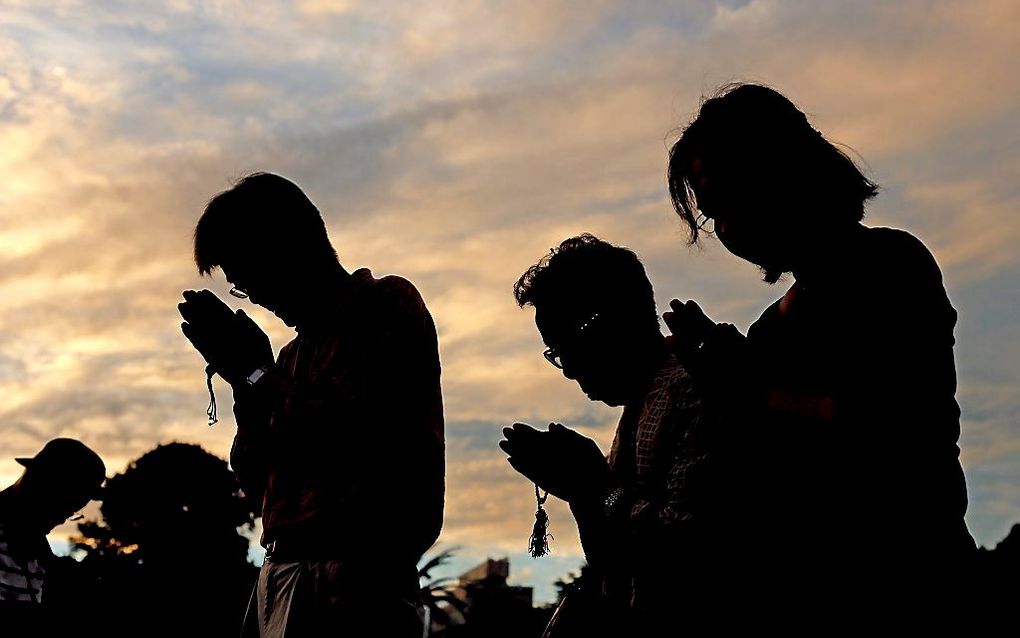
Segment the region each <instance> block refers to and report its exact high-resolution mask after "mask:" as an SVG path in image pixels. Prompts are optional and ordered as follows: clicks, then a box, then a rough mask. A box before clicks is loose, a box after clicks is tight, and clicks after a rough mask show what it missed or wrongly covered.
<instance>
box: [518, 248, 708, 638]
mask: <svg viewBox="0 0 1020 638" xmlns="http://www.w3.org/2000/svg"><path fill="white" fill-rule="evenodd" d="M514 295H515V297H516V300H517V303H518V304H519V305H520V306H522V307H523V306H525V305H531V306H533V307H534V308H535V324H536V326H537V327H538V330H539V333H540V334H541V335H542V339H543V341H545V343H546V345H547V346H548V348H547V349H546V350H545V352H544V356H545V358H546V359H547V360H548V361H549V362H550V363H551V364H553V365H554V366H556V368H558V369H559V370H560V371H561V372H562V374H563V376H564V377H566V378H567V379H570V380H573V381H575V382H576V383H577V385H578V386H579V387H580V389H581V391H582V392H584V393H585V394H586V395H587V396H588V398H589V399H591V400H592V401H601V402H603V403H605V404H606V405H609V406H614V407H622V408H623V414H622V415H621V418H620V422H619V425H618V426H617V429H616V434H615V438H614V441H613V446H612V449H611V451H610V453H609V455H608V458H607V457H606V456H604V455H603V453H602V451H601V450H600V449H599V447H598V445H597V444H596V443H595V442H594V441H593V440H592V439H590V438H587V437H585V436H583V435H582V434H580V433H579V432H577V431H575V430H572V429H570V428H567V427H565V426H563V425H560V424H558V423H551V424H550V425H549V428H548V430H546V431H542V430H538V429H535V428H533V427H531V426H530V425H527V424H523V423H515V424H513V426H511V427H508V428H505V429H504V430H503V434H504V437H505V439H504V440H503V441H501V442H500V447H501V448H502V449H503V450H504V451H505V452H506V453H507V454H508V455H509V458H508V461H509V463H510V465H511V466H512V467H513V468H514V469H515V470H517V471H518V472H520V473H521V474H523V475H524V476H526V477H528V478H529V479H531V480H532V481H534V482H535V484H536V485H537V486H538V487H540V488H542V489H545V490H547V491H548V492H549V493H550V494H552V495H554V496H556V497H558V498H561V499H563V500H565V501H566V502H567V503H569V504H570V509H571V512H572V513H573V514H574V517H575V519H576V520H577V525H578V529H579V531H580V535H581V542H582V545H583V547H584V552H585V557H586V559H587V561H588V565H589V567H590V570H589V571H590V576H586V578H590V579H592V580H593V581H594V582H587V583H586V585H588V587H589V590H588V593H587V595H586V597H585V598H584V599H583V600H587V604H586V605H585V608H586V609H587V610H588V611H587V612H578V613H581V614H582V615H586V616H588V617H587V618H577V617H576V616H577V613H575V614H574V616H575V617H574V619H573V620H570V621H568V620H566V617H567V613H566V611H565V610H566V609H567V607H568V606H569V605H570V604H571V603H570V602H569V601H568V603H566V604H565V606H564V614H563V618H562V619H561V620H560V622H562V623H570V624H572V625H573V627H572V628H571V629H569V630H568V629H564V628H563V627H559V628H551V629H550V632H549V635H551V636H552V635H575V634H577V635H583V634H586V635H635V636H640V635H659V634H658V633H657V632H656V630H657V628H659V627H661V626H662V625H663V624H664V623H665V622H667V618H668V617H669V616H671V615H672V614H673V613H675V614H676V615H677V618H676V621H677V622H678V623H681V624H682V623H683V622H686V623H693V622H695V621H696V619H698V618H699V617H700V616H701V615H702V614H704V613H705V611H706V607H705V605H706V604H710V602H711V600H712V599H713V598H714V596H715V594H717V593H718V590H717V588H716V586H715V582H716V581H715V580H714V579H715V578H717V577H718V576H719V575H721V574H722V573H723V572H724V569H723V566H722V564H721V563H718V562H717V561H718V559H719V553H718V552H717V551H716V548H717V547H718V544H719V543H720V542H721V541H722V538H723V537H722V535H721V534H720V533H719V532H720V530H719V529H718V528H717V524H718V521H719V520H721V519H720V518H719V515H720V513H721V512H722V510H723V507H724V502H723V501H722V499H721V492H720V491H718V486H719V485H721V483H719V482H718V481H719V477H717V475H716V474H715V469H714V468H715V459H714V456H713V455H714V449H713V448H714V445H715V444H714V443H713V437H715V436H716V435H717V434H718V432H716V431H714V428H713V425H714V424H713V418H712V417H711V416H710V415H707V414H706V413H704V412H703V411H702V409H701V402H700V398H699V394H698V391H697V389H696V388H695V387H694V386H693V384H692V383H691V379H690V377H689V375H688V374H687V372H686V370H684V368H683V366H681V365H680V364H679V363H678V361H677V359H676V357H675V356H674V355H673V354H672V353H671V352H670V350H669V348H668V346H667V343H666V341H665V339H664V337H663V335H662V333H661V332H660V330H659V323H658V315H657V313H656V309H655V299H654V296H653V292H652V285H651V283H650V282H649V280H648V277H647V276H646V274H645V270H644V267H643V266H642V264H641V262H640V260H639V259H638V257H637V256H636V255H635V254H634V253H633V252H632V251H630V250H628V249H626V248H621V247H618V246H614V245H612V244H609V243H607V242H605V241H602V240H600V239H598V238H596V237H594V236H593V235H590V234H583V235H580V236H577V237H571V238H569V239H566V240H564V241H563V242H562V243H560V244H559V246H558V247H556V248H554V249H553V250H552V252H551V253H550V254H549V255H547V256H546V257H545V258H544V259H542V260H541V261H540V262H538V263H537V264H535V265H534V266H532V267H531V268H530V269H528V271H527V272H525V273H524V275H523V276H521V278H520V279H519V280H518V281H517V283H516V285H515V286H514ZM678 626H679V625H678ZM591 632H594V633H591ZM620 632H623V633H620Z"/></svg>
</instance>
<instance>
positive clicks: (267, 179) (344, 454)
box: [179, 173, 444, 638]
mask: <svg viewBox="0 0 1020 638" xmlns="http://www.w3.org/2000/svg"><path fill="white" fill-rule="evenodd" d="M195 261H196V263H197V265H198V268H199V270H200V271H201V272H202V273H209V272H210V271H212V270H213V269H214V268H216V267H219V268H221V269H222V270H223V273H224V275H225V276H226V278H227V279H228V280H229V281H230V282H231V283H233V284H234V288H233V289H232V290H231V293H232V294H233V295H234V296H237V297H242V298H245V297H246V298H248V299H250V300H251V301H252V302H253V303H256V304H258V305H260V306H262V307H264V308H267V309H268V310H270V311H272V312H273V313H274V314H275V315H276V316H277V317H279V318H280V319H281V320H282V321H283V322H284V323H285V324H287V325H288V326H292V327H294V328H295V329H296V331H297V336H296V337H295V338H294V340H293V341H291V342H290V343H289V344H287V345H286V346H284V347H283V348H282V349H281V351H280V354H279V357H278V358H277V360H276V362H275V363H274V362H273V358H272V348H271V347H270V344H269V339H268V337H267V336H266V335H265V333H264V332H262V330H261V329H259V327H258V326H257V325H256V324H255V322H254V321H252V320H251V319H250V318H249V317H248V316H247V315H246V314H245V313H244V312H243V311H242V310H238V311H237V312H236V313H234V312H232V311H231V310H230V309H229V308H228V307H227V306H226V304H224V303H223V302H222V301H220V300H219V299H217V298H216V296H215V295H214V294H213V293H211V292H209V291H207V290H205V291H201V292H195V291H186V292H185V293H184V298H185V301H184V303H181V304H180V306H179V308H180V312H181V315H182V316H183V317H184V319H185V323H184V324H183V326H182V329H183V331H184V334H185V335H186V336H187V337H188V339H189V340H190V341H191V343H192V344H193V345H194V346H195V348H196V349H197V350H198V351H199V352H200V353H201V354H202V356H203V357H204V358H205V359H206V361H207V362H208V363H209V365H210V367H211V369H212V370H214V371H216V372H218V373H219V374H220V375H221V376H222V377H223V378H224V379H225V380H226V381H227V382H229V383H230V384H231V386H232V388H233V392H234V415H235V417H236V421H237V435H236V436H235V438H234V444H233V447H232V449H231V455H230V460H231V465H232V466H233V468H234V470H235V471H236V472H237V474H238V477H239V479H240V482H241V485H242V489H243V490H244V492H245V493H246V494H247V495H248V496H250V497H252V498H254V499H256V501H258V503H259V504H260V511H261V514H262V524H263V530H264V532H263V536H262V545H263V546H264V547H265V548H266V552H267V559H266V562H265V564H264V565H263V567H262V570H261V573H260V576H259V582H258V587H257V600H258V608H257V610H256V609H251V610H250V614H249V619H250V621H252V622H257V624H258V626H259V631H260V635H261V636H262V637H263V638H266V637H278V636H283V635H285V634H286V635H288V636H290V635H316V636H318V635H386V636H408V637H411V636H420V635H421V631H422V627H421V607H420V601H419V587H418V578H417V570H416V563H417V561H418V559H419V558H420V557H421V555H422V554H423V553H424V552H425V550H426V549H428V548H429V547H430V546H431V545H432V543H433V542H434V541H435V540H436V538H437V537H438V536H439V530H440V527H441V525H442V517H443V498H444V441H443V404H442V394H441V390H440V369H439V354H438V343H437V337H436V329H435V325H434V323H433V321H432V317H431V315H430V314H429V312H428V310H427V309H426V307H425V303H424V302H423V301H422V298H421V296H420V295H419V294H418V291H417V290H416V289H415V287H414V286H413V285H412V284H411V283H410V282H409V281H407V280H406V279H402V278H400V277H396V276H392V275H391V276H386V277H382V278H378V279H377V278H376V277H374V276H373V275H372V273H371V271H369V270H368V269H366V268H362V269H359V270H355V271H354V272H348V271H347V270H346V269H345V268H344V267H343V266H342V265H341V264H340V262H339V259H338V257H337V254H336V252H335V251H334V249H333V247H332V245H331V243H330V241H329V238H328V236H327V234H326V227H325V224H324V222H323V219H322V216H321V214H320V213H319V211H318V209H317V208H316V207H315V206H314V204H312V202H311V201H310V200H309V199H308V197H307V196H305V194H304V193H303V192H302V191H301V189H300V188H298V186H297V185H295V184H294V183H292V182H290V181H288V180H287V179H284V178H283V177H280V176H278V175H273V174H269V173H256V174H253V175H250V176H248V177H246V178H244V179H242V180H241V181H240V182H239V183H238V184H237V185H236V186H234V187H233V188H231V189H230V190H227V191H225V192H223V193H220V194H219V195H217V196H216V197H214V198H213V199H212V201H210V202H209V204H208V206H207V207H206V209H205V212H204V214H203V215H202V217H201V219H200V220H199V222H198V226H197V228H196V230H195Z"/></svg>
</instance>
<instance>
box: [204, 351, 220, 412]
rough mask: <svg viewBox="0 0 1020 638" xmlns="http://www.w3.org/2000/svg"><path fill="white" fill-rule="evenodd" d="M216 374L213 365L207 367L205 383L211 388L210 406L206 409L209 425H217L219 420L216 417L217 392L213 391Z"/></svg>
mask: <svg viewBox="0 0 1020 638" xmlns="http://www.w3.org/2000/svg"><path fill="white" fill-rule="evenodd" d="M214 374H216V371H215V370H213V367H212V366H211V365H210V366H206V368H205V385H206V387H207V388H209V407H208V408H206V409H205V415H206V416H207V417H208V418H209V425H210V426H212V425H215V424H216V422H217V421H218V420H219V419H217V418H216V394H215V393H214V392H213V387H212V378H213V375H214Z"/></svg>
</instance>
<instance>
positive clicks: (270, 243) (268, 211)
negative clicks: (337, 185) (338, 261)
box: [195, 172, 337, 275]
mask: <svg viewBox="0 0 1020 638" xmlns="http://www.w3.org/2000/svg"><path fill="white" fill-rule="evenodd" d="M250 250H264V251H269V250H272V251H273V252H276V253H279V252H284V253H287V252H293V253H294V254H295V255H303V256H306V257H309V256H310V257H318V256H321V257H324V258H325V257H328V256H330V255H332V257H333V258H334V259H335V258H337V255H336V251H335V250H334V249H333V246H332V245H331V244H330V242H329V236H328V235H327V233H326V224H325V222H324V221H323V219H322V214H321V213H320V212H319V209H318V208H316V207H315V204H313V203H312V201H311V200H310V199H308V196H307V195H305V194H304V192H303V191H302V190H301V189H300V188H299V187H298V185H297V184H295V183H294V182H292V181H290V180H289V179H287V178H285V177H281V176H279V175H274V174H273V173H263V172H258V173H251V174H249V175H247V176H245V177H243V178H242V179H241V180H240V181H238V182H237V183H236V184H234V186H233V187H232V188H230V189H228V190H225V191H223V192H222V193H219V194H217V195H216V196H215V197H213V198H212V199H211V200H209V203H208V204H207V205H206V207H205V212H204V213H202V217H201V218H199V220H198V224H197V225H196V226H195V265H197V266H198V271H199V272H200V273H201V274H203V275H207V274H209V273H210V272H212V270H213V269H214V268H216V267H218V266H222V265H223V263H224V262H229V261H231V260H232V259H234V258H236V257H237V256H238V255H240V254H242V253H243V252H246V251H250Z"/></svg>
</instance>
